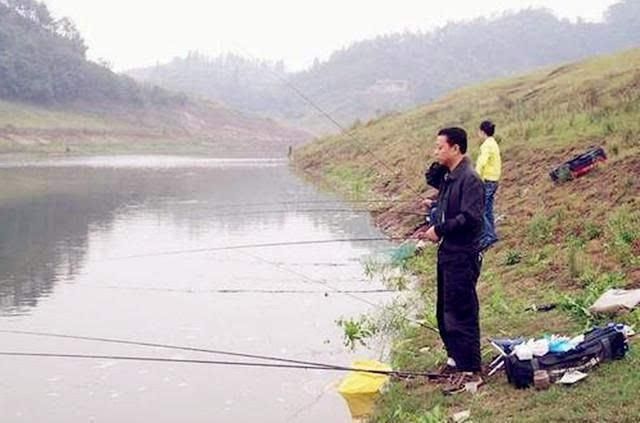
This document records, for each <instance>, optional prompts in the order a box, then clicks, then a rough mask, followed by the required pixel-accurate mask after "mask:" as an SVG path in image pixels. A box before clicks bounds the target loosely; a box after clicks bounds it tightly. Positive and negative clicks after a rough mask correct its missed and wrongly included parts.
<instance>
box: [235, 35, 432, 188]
mask: <svg viewBox="0 0 640 423" xmlns="http://www.w3.org/2000/svg"><path fill="white" fill-rule="evenodd" d="M236 47H238V48H239V49H240V50H242V51H243V52H244V53H245V54H247V55H248V56H249V57H251V58H253V60H257V59H256V57H255V56H253V55H252V54H251V53H249V52H248V51H246V50H245V49H244V48H242V47H241V46H238V45H236ZM265 69H266V70H267V72H269V73H270V74H272V75H273V76H275V77H276V78H277V79H278V80H280V81H281V82H282V83H284V84H285V85H286V86H287V87H289V88H290V89H291V90H293V91H294V92H295V93H296V94H297V95H298V96H299V97H300V98H302V99H303V100H304V101H306V102H307V103H308V104H309V105H310V106H311V107H313V108H314V109H315V110H316V111H318V112H319V113H320V114H321V115H322V116H324V117H325V118H327V119H328V120H329V121H330V122H331V123H333V124H334V125H335V126H336V127H337V128H338V129H339V130H340V131H341V132H342V133H343V134H344V135H347V136H348V137H349V138H351V139H352V140H353V141H355V142H356V144H357V145H358V146H360V147H361V148H362V149H363V150H364V151H365V152H366V153H367V154H369V155H370V156H371V157H373V159H374V160H375V161H377V162H378V163H379V164H380V165H382V167H384V168H385V169H387V170H388V171H389V172H391V174H392V175H393V176H400V175H399V173H398V172H396V171H394V170H393V169H392V168H391V167H390V166H388V165H387V164H386V163H385V162H383V161H382V160H380V159H379V158H378V156H376V155H375V154H374V153H373V151H371V150H370V149H368V148H367V147H366V146H365V145H364V144H363V143H362V142H360V140H359V139H358V138H356V137H355V136H354V135H353V134H352V133H351V132H349V131H347V129H346V128H345V127H344V126H342V125H341V124H340V123H339V122H338V121H337V120H336V119H334V118H333V117H332V116H331V115H330V114H329V113H328V112H326V111H325V110H324V109H323V108H321V107H320V106H318V105H317V104H316V103H315V102H314V101H313V100H311V98H309V96H307V95H306V94H305V93H303V92H302V91H301V90H300V89H299V88H298V87H296V86H295V85H293V84H292V83H291V82H290V81H288V80H287V79H286V78H284V77H282V76H281V75H279V74H278V73H276V72H274V71H273V70H271V69H270V68H269V67H266V68H265ZM369 169H372V170H375V169H373V166H369ZM401 180H402V181H404V185H405V186H406V187H407V188H409V189H410V190H411V191H413V192H414V193H415V194H417V195H418V196H419V197H421V196H422V192H421V191H420V190H418V189H416V188H414V187H413V186H411V185H409V183H408V182H407V181H406V180H404V179H401Z"/></svg>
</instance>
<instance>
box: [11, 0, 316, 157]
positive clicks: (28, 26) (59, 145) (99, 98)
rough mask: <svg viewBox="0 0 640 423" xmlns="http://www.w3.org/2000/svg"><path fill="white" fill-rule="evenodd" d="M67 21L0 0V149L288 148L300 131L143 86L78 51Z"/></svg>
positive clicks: (39, 6)
mask: <svg viewBox="0 0 640 423" xmlns="http://www.w3.org/2000/svg"><path fill="white" fill-rule="evenodd" d="M86 50H87V47H86V45H85V42H84V40H83V39H82V36H81V35H80V33H79V32H78V31H77V30H76V28H75V26H74V24H73V22H71V21H70V20H69V19H67V18H61V19H54V18H53V17H52V16H51V14H50V12H49V10H48V9H47V7H46V6H45V5H44V4H43V3H40V2H38V1H35V0H0V152H32V151H46V152H60V151H62V152H64V151H83V152H109V151H114V150H117V151H119V152H127V151H141V150H144V151H153V150H154V149H155V148H158V149H161V150H163V151H165V150H166V151H194V150H197V151H199V152H208V153H215V154H234V155H236V154H252V153H257V152H261V153H266V154H270V153H276V154H281V155H282V154H286V151H287V149H288V146H289V145H295V144H298V143H300V142H302V141H304V140H305V139H307V138H308V134H305V133H303V132H302V131H299V130H292V129H288V128H284V127H282V126H280V125H278V124H276V123H275V122H273V121H270V120H266V119H257V118H251V117H247V116H244V115H242V114H240V113H237V112H234V111H232V110H229V109H228V108H226V107H223V106H222V105H220V104H216V103H213V102H211V101H203V100H192V99H189V98H188V97H187V96H186V95H184V94H176V93H172V92H170V91H167V90H165V89H162V88H159V87H157V86H151V85H141V84H139V83H138V82H136V81H134V80H133V79H131V78H130V77H128V76H124V75H118V74H115V73H114V72H112V71H111V70H110V69H109V68H108V66H106V65H105V64H99V63H94V62H91V61H89V60H87V58H86V55H85V53H86Z"/></svg>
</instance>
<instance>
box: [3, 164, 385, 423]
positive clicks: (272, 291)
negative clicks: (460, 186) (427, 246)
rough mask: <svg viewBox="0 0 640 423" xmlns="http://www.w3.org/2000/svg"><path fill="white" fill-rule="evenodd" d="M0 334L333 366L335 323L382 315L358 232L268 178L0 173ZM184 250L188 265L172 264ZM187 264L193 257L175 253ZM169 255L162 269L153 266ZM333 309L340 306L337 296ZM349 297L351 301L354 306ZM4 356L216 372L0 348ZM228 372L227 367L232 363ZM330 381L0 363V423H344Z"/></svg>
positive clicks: (235, 170)
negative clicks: (376, 309)
mask: <svg viewBox="0 0 640 423" xmlns="http://www.w3.org/2000/svg"><path fill="white" fill-rule="evenodd" d="M0 181H1V182H2V185H0V191H4V193H1V192H0V193H1V194H2V195H0V329H15V330H37V331H47V332H56V333H65V334H73V335H86V336H98V337H113V338H122V339H129V340H137V341H146V342H157V343H168V344H177V345H187V346H195V347H201V348H210V349H219V350H233V351H241V352H247V353H252V354H267V355H277V356H285V357H288V358H293V359H298V360H311V361H321V362H328V363H336V364H340V365H348V364H349V363H350V362H351V361H352V360H353V359H354V358H356V357H358V356H360V355H366V356H369V357H372V356H373V357H374V358H375V352H373V351H369V352H367V351H360V354H358V355H353V354H351V353H348V352H347V351H345V348H344V347H343V346H342V333H341V330H340V329H339V328H338V327H337V326H336V324H335V320H336V319H337V318H339V317H342V316H345V317H352V316H358V315H359V314H361V313H363V312H366V311H368V310H371V309H372V306H371V305H370V304H368V303H375V304H383V303H384V302H386V301H388V300H389V298H390V297H389V294H388V293H384V292H367V291H375V290H379V289H381V288H382V287H381V286H380V285H379V284H376V283H374V282H371V281H367V280H365V277H364V275H363V272H362V265H361V259H362V258H364V257H366V256H367V255H369V254H372V253H375V252H379V251H381V250H383V249H384V248H388V245H385V244H382V243H379V242H374V243H349V242H346V243H335V244H322V245H300V246H281V247H269V248H254V249H237V250H226V251H225V250H218V251H202V250H203V249H204V250H206V249H207V248H212V247H213V248H215V247H220V246H234V245H244V244H259V243H273V242H289V241H303V240H325V239H345V238H354V237H377V236H380V234H379V233H378V232H377V231H376V230H375V229H374V228H373V227H372V225H371V222H370V220H369V218H368V216H367V215H366V214H363V213H359V212H357V211H350V212H345V211H344V209H348V208H349V206H347V205H344V204H340V203H339V202H333V203H321V201H326V200H333V201H335V199H332V198H330V197H328V196H326V195H324V194H321V193H318V192H317V191H316V190H315V189H314V188H313V187H311V186H309V185H308V184H306V183H303V182H302V181H300V180H299V179H298V178H297V177H295V176H294V175H292V173H291V172H290V171H289V169H288V167H287V164H286V163H285V162H281V161H277V160H219V159H194V158H185V157H117V158H101V157H96V158H90V159H65V160H54V161H31V162H4V163H3V162H0ZM184 250H190V251H191V252H184V253H180V251H184ZM192 250H200V251H196V252H193V251H192ZM166 253H171V254H166ZM336 291H347V293H338V292H336ZM363 291H364V292H363ZM0 349H1V350H4V351H25V352H55V353H80V354H101V355H107V354H112V355H144V356H154V357H170V358H195V359H214V360H215V359H223V360H224V359H232V360H233V359H234V358H229V357H221V356H211V355H206V354H201V353H200V354H198V353H188V352H184V353H182V352H177V351H167V350H161V349H154V348H143V347H132V346H124V345H110V344H104V343H96V342H87V341H74V340H61V339H50V338H33V337H28V336H24V335H9V334H0ZM235 360H237V359H235ZM342 376H343V375H342V374H339V373H334V372H323V371H318V370H280V369H261V368H244V367H222V366H210V365H208V366H204V365H189V364H166V363H139V362H122V361H110V360H98V361H79V360H71V359H48V358H7V357H0V421H2V422H3V423H4V422H125V421H140V422H349V421H350V418H349V413H348V411H347V408H346V406H345V404H344V403H343V401H342V399H341V398H340V397H339V396H338V394H337V393H336V392H335V384H336V381H338V380H339V379H340V378H341V377H342Z"/></svg>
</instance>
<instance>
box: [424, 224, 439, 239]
mask: <svg viewBox="0 0 640 423" xmlns="http://www.w3.org/2000/svg"><path fill="white" fill-rule="evenodd" d="M424 237H425V238H426V239H428V240H429V241H431V242H433V243H437V242H438V241H440V237H439V236H438V234H436V230H435V228H434V227H433V226H432V227H430V228H429V230H428V231H427V233H426V234H424Z"/></svg>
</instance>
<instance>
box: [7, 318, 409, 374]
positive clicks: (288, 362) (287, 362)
mask: <svg viewBox="0 0 640 423" xmlns="http://www.w3.org/2000/svg"><path fill="white" fill-rule="evenodd" d="M0 333H6V334H15V335H27V336H37V337H46V338H62V339H73V340H80V341H93V342H101V343H109V344H124V345H135V346H142V347H152V348H162V349H169V350H178V351H189V352H199V353H207V354H215V355H224V356H229V357H238V358H248V359H256V360H263V361H273V362H278V363H284V364H277V365H276V364H268V363H251V362H229V361H212V360H182V361H179V362H188V363H199V364H229V365H247V366H253V367H260V366H261V365H262V366H263V367H283V368H308V369H318V370H344V371H350V370H352V368H350V367H346V366H339V365H334V364H326V363H319V362H314V361H304V360H294V359H288V358H282V357H274V356H267V355H258V354H247V353H240V352H234V351H222V350H212V349H206V348H196V347H186V346H178V345H169V344H159V343H152V342H138V341H129V340H124V339H114V338H102V337H93V336H76V335H64V334H57V333H48V332H35V331H23V330H10V329H0ZM0 355H14V356H20V355H23V356H34V357H38V356H45V357H46V356H55V355H56V354H48V353H15V352H13V353H11V352H5V353H0ZM60 356H67V355H65V354H60ZM73 356H76V355H73ZM89 357H92V358H105V359H117V358H114V356H86V357H84V358H89ZM70 358H72V357H70ZM170 360H172V359H153V358H150V359H148V360H146V361H170ZM230 363H237V364H230ZM353 370H356V369H353ZM376 372H381V371H380V370H378V371H376ZM369 373H370V372H369ZM401 373H405V374H407V373H409V372H401ZM416 373H417V372H416Z"/></svg>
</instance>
